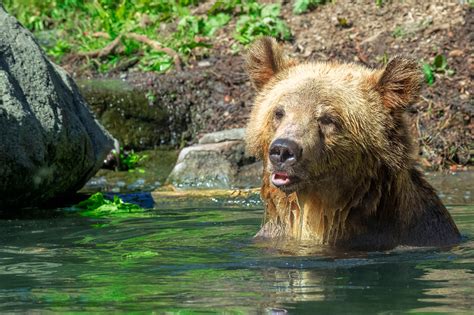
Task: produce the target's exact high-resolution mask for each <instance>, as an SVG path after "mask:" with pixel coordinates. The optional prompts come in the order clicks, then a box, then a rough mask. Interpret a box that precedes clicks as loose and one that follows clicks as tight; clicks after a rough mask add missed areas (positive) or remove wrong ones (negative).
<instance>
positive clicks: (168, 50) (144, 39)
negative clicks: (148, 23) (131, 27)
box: [125, 32, 181, 71]
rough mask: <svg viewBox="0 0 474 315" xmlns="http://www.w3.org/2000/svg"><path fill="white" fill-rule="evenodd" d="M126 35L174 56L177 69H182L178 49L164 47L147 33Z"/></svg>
mask: <svg viewBox="0 0 474 315" xmlns="http://www.w3.org/2000/svg"><path fill="white" fill-rule="evenodd" d="M125 37H127V38H131V39H134V40H136V41H138V42H141V43H144V44H147V45H149V46H150V47H151V48H153V49H154V50H157V51H162V52H164V53H166V54H168V55H169V56H171V57H173V60H174V64H175V67H176V69H177V70H178V71H181V58H180V57H179V55H178V53H177V52H176V51H174V50H173V49H171V48H169V47H163V46H161V44H160V43H158V42H157V41H154V40H152V39H150V38H148V37H147V36H145V35H141V34H137V33H133V32H132V33H127V34H125Z"/></svg>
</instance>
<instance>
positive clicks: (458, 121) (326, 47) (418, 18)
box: [64, 0, 474, 169]
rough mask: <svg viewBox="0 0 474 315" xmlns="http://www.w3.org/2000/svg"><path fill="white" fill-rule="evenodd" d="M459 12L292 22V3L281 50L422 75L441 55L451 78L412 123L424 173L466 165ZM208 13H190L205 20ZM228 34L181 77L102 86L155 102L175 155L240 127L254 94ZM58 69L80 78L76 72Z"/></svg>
mask: <svg viewBox="0 0 474 315" xmlns="http://www.w3.org/2000/svg"><path fill="white" fill-rule="evenodd" d="M420 2H421V3H420ZM460 2H462V1H443V2H442V3H441V2H440V3H433V2H432V1H426V2H425V1H415V0H407V1H403V2H398V1H384V5H383V6H382V7H378V6H376V5H375V2H374V1H373V0H370V1H369V0H367V1H337V2H336V3H334V4H331V3H329V4H326V5H321V6H318V7H317V8H316V9H314V10H313V11H311V12H308V13H305V14H302V15H294V14H293V13H292V2H288V1H284V2H283V3H282V16H283V18H284V19H285V20H286V21H287V23H288V25H289V27H290V28H291V31H292V33H293V39H292V40H291V41H289V42H285V43H282V44H283V45H284V46H285V48H286V50H287V51H288V52H289V54H290V55H291V56H292V57H294V58H297V59H299V60H302V61H327V60H339V61H343V62H356V63H362V64H365V65H367V66H369V67H381V66H383V64H384V63H386V62H387V61H388V60H389V59H390V58H391V57H393V56H395V55H405V56H410V57H412V58H415V59H417V60H419V61H420V65H421V63H422V62H427V63H431V62H432V61H433V59H434V57H435V56H436V55H438V54H443V55H445V56H446V57H447V60H448V68H449V69H452V70H454V74H453V75H452V76H449V75H447V74H442V73H437V74H436V81H435V83H434V84H433V85H432V86H428V85H425V86H424V87H423V89H422V95H421V97H420V100H419V102H417V103H416V104H414V105H413V106H411V107H410V108H409V109H408V114H409V118H410V121H411V124H412V127H413V132H414V135H415V137H416V139H418V142H419V148H420V149H419V153H420V161H421V164H422V165H423V166H424V167H427V168H431V169H440V168H443V167H451V168H455V167H456V166H453V165H458V164H459V165H468V164H472V163H473V157H472V154H473V153H474V152H473V151H474V148H473V147H472V143H473V127H474V123H473V121H472V117H473V114H474V107H473V98H472V95H473V93H474V88H473V85H472V76H473V73H474V71H473V70H474V63H473V61H474V54H473V36H474V9H473V8H472V7H470V6H469V5H467V4H460ZM209 3H210V2H204V3H203V4H202V5H201V7H198V8H197V9H196V10H195V13H196V14H203V12H206V10H205V9H206V6H208V5H209ZM234 29H235V25H234V24H232V23H230V24H229V25H227V26H226V27H225V28H223V29H222V30H220V31H219V33H218V34H217V35H216V36H215V37H214V38H213V39H212V44H213V48H212V49H211V50H210V51H207V52H203V54H202V55H200V54H199V52H198V53H197V54H196V55H194V56H193V58H191V60H189V61H188V63H187V64H186V65H185V67H184V69H183V70H182V71H179V72H178V71H176V70H173V71H170V72H168V73H166V74H155V73H142V72H137V71H135V70H134V68H130V69H128V70H125V71H122V70H124V69H119V71H112V72H111V73H109V74H107V76H109V77H120V78H122V79H126V80H127V81H129V83H131V84H132V85H134V86H136V87H138V88H140V89H143V90H146V91H150V92H152V93H153V94H154V95H155V102H156V103H158V104H160V106H162V107H164V108H166V109H167V110H168V111H169V112H170V113H172V115H171V118H170V122H169V125H170V129H171V130H172V132H174V133H175V134H176V135H178V136H177V138H179V139H181V141H180V142H179V143H175V145H184V144H189V143H193V142H197V139H198V137H199V136H200V135H201V134H203V133H206V132H211V131H217V130H222V129H229V128H234V127H243V126H245V124H246V121H247V118H248V115H249V112H250V108H251V106H252V99H253V97H254V92H253V90H252V87H251V85H250V83H249V81H248V78H247V76H246V74H245V71H244V62H243V55H244V52H241V53H239V54H233V53H232V45H233V44H235V43H236V41H235V40H234V39H233V38H232V33H233V30H234ZM64 66H66V68H67V69H69V70H70V71H71V72H73V73H77V71H76V70H77V69H78V68H77V67H76V68H75V67H74V66H73V67H72V68H71V65H64ZM68 66H69V68H68ZM84 75H91V73H82V74H81V76H84ZM92 75H93V76H98V74H94V73H92Z"/></svg>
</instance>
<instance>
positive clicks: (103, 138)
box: [0, 5, 112, 210]
mask: <svg viewBox="0 0 474 315" xmlns="http://www.w3.org/2000/svg"><path fill="white" fill-rule="evenodd" d="M0 30H1V31H0V209H6V210H14V209H13V208H18V207H25V206H36V205H38V204H40V203H43V202H45V201H47V200H49V199H51V198H54V197H58V196H59V195H61V194H66V193H70V192H74V191H76V190H78V189H79V188H81V186H82V185H83V184H84V183H85V182H86V181H87V180H88V179H89V178H90V177H91V176H92V175H94V174H95V172H96V171H97V170H98V169H99V168H100V166H101V165H102V163H103V160H104V158H105V156H106V155H107V153H108V152H109V151H110V149H111V148H112V138H111V137H110V135H109V134H108V133H107V132H106V131H105V130H104V129H103V127H101V126H100V125H99V124H98V123H97V121H96V120H95V119H94V117H93V116H92V114H91V112H90V111H89V109H88V108H87V105H86V103H85V101H84V99H83V98H82V97H81V95H80V94H79V92H78V89H77V87H76V85H75V83H74V82H73V81H72V79H71V78H70V77H69V76H68V75H67V74H66V73H65V72H64V70H62V69H61V68H59V67H57V66H56V65H54V64H53V63H51V62H50V61H49V60H48V58H47V57H46V56H45V54H44V52H43V51H42V50H41V48H40V47H39V45H38V43H37V42H36V40H35V39H34V37H33V35H32V34H31V33H30V32H29V31H28V30H26V29H25V28H23V27H22V26H21V25H20V24H19V23H18V21H17V20H16V19H15V18H13V17H11V16H10V15H8V14H7V13H6V12H5V10H4V9H3V7H2V6H1V5H0Z"/></svg>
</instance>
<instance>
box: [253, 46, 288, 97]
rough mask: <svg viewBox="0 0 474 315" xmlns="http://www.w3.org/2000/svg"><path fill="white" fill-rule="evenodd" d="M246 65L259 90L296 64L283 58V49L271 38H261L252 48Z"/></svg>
mask: <svg viewBox="0 0 474 315" xmlns="http://www.w3.org/2000/svg"><path fill="white" fill-rule="evenodd" d="M246 63H247V73H248V75H249V77H250V80H252V83H253V84H254V86H255V88H256V89H257V90H260V89H262V87H263V86H264V85H265V84H266V83H267V82H268V81H270V79H271V78H272V77H273V76H274V75H276V74H277V73H278V72H280V71H281V70H283V69H284V68H287V67H289V66H291V65H293V64H294V62H292V61H290V60H288V59H287V58H286V57H284V56H283V51H282V49H281V47H280V46H279V45H278V43H277V41H276V40H275V39H274V38H271V37H261V38H259V39H257V40H256V41H255V42H254V43H253V44H252V45H251V46H250V49H249V50H248V53H247V58H246Z"/></svg>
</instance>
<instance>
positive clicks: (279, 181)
mask: <svg viewBox="0 0 474 315" xmlns="http://www.w3.org/2000/svg"><path fill="white" fill-rule="evenodd" d="M272 182H273V184H274V185H275V186H283V185H287V184H289V183H290V177H289V176H288V173H286V172H276V173H273V174H272Z"/></svg>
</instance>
